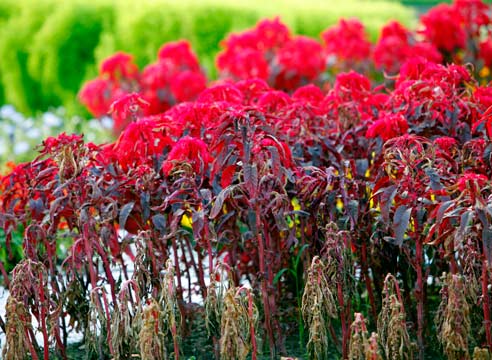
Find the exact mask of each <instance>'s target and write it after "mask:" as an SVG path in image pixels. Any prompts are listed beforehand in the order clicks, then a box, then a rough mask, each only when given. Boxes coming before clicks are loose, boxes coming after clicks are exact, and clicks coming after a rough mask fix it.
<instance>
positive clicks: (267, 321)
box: [255, 206, 275, 359]
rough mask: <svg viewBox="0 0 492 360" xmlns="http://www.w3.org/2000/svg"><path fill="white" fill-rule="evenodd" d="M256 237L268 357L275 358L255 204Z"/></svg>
mask: <svg viewBox="0 0 492 360" xmlns="http://www.w3.org/2000/svg"><path fill="white" fill-rule="evenodd" d="M255 212H256V239H257V241H258V253H259V255H258V256H259V262H260V286H261V295H262V298H263V308H264V309H263V311H264V313H265V327H266V330H267V335H268V340H269V343H270V357H271V358H272V359H275V337H274V335H273V331H272V321H271V314H270V303H269V301H268V298H269V296H268V293H269V291H268V285H267V279H266V278H267V273H266V269H265V244H264V243H263V237H262V236H261V233H260V232H259V231H258V228H259V227H260V226H259V224H261V217H260V209H259V207H258V206H256V209H255Z"/></svg>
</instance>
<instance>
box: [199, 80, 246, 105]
mask: <svg viewBox="0 0 492 360" xmlns="http://www.w3.org/2000/svg"><path fill="white" fill-rule="evenodd" d="M216 101H226V102H230V103H236V104H241V103H242V102H243V94H242V93H241V91H239V89H238V88H237V87H236V86H234V85H233V84H221V85H216V86H213V87H210V88H208V89H206V90H205V91H203V92H202V93H201V94H200V95H199V96H198V99H197V102H203V103H213V102H216Z"/></svg>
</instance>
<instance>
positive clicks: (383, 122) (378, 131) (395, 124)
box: [366, 113, 408, 141]
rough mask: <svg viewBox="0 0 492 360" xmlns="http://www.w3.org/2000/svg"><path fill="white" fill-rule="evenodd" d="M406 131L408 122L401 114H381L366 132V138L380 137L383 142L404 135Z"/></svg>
mask: <svg viewBox="0 0 492 360" xmlns="http://www.w3.org/2000/svg"><path fill="white" fill-rule="evenodd" d="M407 130H408V122H407V120H406V119H405V117H404V116H403V115H402V114H398V113H397V114H388V113H383V114H381V115H380V116H379V119H378V120H376V121H375V122H374V123H372V124H371V125H370V126H369V128H368V129H367V132H366V137H368V138H376V137H378V136H379V137H381V139H382V140H383V141H386V140H389V139H392V138H394V137H397V136H401V135H403V134H405V133H406V132H407Z"/></svg>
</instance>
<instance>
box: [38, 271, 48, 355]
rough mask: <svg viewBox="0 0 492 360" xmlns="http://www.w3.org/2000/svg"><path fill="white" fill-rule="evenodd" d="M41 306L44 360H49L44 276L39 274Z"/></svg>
mask: <svg viewBox="0 0 492 360" xmlns="http://www.w3.org/2000/svg"><path fill="white" fill-rule="evenodd" d="M39 284H40V286H39V306H40V307H41V316H40V319H39V320H40V324H41V331H42V333H43V358H44V360H49V358H50V343H49V337H48V330H47V329H46V318H47V314H46V304H45V294H44V287H43V274H42V273H40V274H39Z"/></svg>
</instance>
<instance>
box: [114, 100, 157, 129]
mask: <svg viewBox="0 0 492 360" xmlns="http://www.w3.org/2000/svg"><path fill="white" fill-rule="evenodd" d="M148 106H149V103H148V102H147V101H145V100H144V99H143V98H142V97H141V96H140V94H138V93H132V94H127V95H125V96H123V97H122V98H120V99H118V100H116V101H115V102H114V103H113V104H111V108H110V113H111V115H112V117H113V120H114V127H113V129H114V131H115V132H116V133H117V134H118V133H120V132H121V131H123V129H124V128H125V127H126V126H127V125H128V124H129V123H131V122H132V121H135V120H136V119H137V118H138V117H139V116H142V115H143V114H144V113H145V109H146V108H147V107H148Z"/></svg>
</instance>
